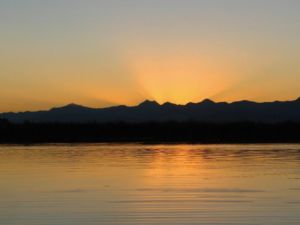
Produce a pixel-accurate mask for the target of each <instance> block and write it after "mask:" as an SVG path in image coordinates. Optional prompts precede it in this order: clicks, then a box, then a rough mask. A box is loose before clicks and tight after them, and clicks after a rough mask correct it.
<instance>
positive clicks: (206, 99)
mask: <svg viewBox="0 0 300 225" xmlns="http://www.w3.org/2000/svg"><path fill="white" fill-rule="evenodd" d="M294 101H300V97H297V98H294V99H292V100H291V99H289V100H273V101H261V102H260V101H252V100H247V99H242V100H237V101H232V102H227V101H219V102H218V101H214V100H211V99H209V98H204V99H202V100H201V101H199V102H187V103H185V104H176V103H172V102H169V101H166V102H164V103H161V104H160V103H159V102H157V101H156V100H149V99H145V100H143V101H141V102H140V103H138V104H135V105H123V104H120V105H112V106H104V107H99V108H98V107H89V106H86V105H82V104H77V103H74V102H71V103H68V104H65V105H62V106H53V107H51V108H48V109H40V110H33V111H30V110H25V111H7V112H0V114H5V113H24V112H42V111H50V110H52V109H60V108H64V107H69V106H74V107H82V108H88V109H107V108H113V107H120V106H124V107H138V106H140V105H142V104H145V103H150V104H156V105H158V106H163V105H165V104H172V105H176V106H186V105H189V104H200V103H205V102H211V103H214V104H218V103H225V104H233V103H238V102H252V103H256V104H263V103H275V102H294Z"/></svg>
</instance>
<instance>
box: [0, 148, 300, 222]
mask: <svg viewBox="0 0 300 225" xmlns="http://www.w3.org/2000/svg"><path fill="white" fill-rule="evenodd" d="M0 224H1V225H90V224H93V225H94V224H95V225H96V224H97V225H98V224H101V225H119V224H120V225H123V224H124V225H125V224H126V225H134V224H139V225H147V224H161V225H176V224H181V225H189V224H206V225H207V224H222V225H226V224H239V225H243V224H247V225H250V224H266V225H271V224H272V225H276V224H278V225H279V224H280V225H283V224H284V225H286V224H295V225H296V224H297V225H299V224H300V145H111V144H109V145H47V146H46V145H42V146H0Z"/></svg>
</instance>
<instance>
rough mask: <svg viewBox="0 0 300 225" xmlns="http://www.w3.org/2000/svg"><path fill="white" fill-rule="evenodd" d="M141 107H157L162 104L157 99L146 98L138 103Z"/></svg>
mask: <svg viewBox="0 0 300 225" xmlns="http://www.w3.org/2000/svg"><path fill="white" fill-rule="evenodd" d="M138 106H139V107H156V106H160V104H158V103H157V102H156V101H150V100H145V101H143V102H142V103H140V104H139V105H138Z"/></svg>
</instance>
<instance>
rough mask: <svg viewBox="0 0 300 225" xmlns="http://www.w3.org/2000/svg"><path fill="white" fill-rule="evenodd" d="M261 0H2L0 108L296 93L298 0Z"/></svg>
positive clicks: (293, 95)
mask: <svg viewBox="0 0 300 225" xmlns="http://www.w3.org/2000/svg"><path fill="white" fill-rule="evenodd" d="M265 3H266V4H264V6H265V8H264V7H261V1H258V0H254V1H251V2H250V1H237V0H228V1H195V0H188V1H184V2H183V1H179V0H172V1H158V0H153V1H145V0H142V1H137V0H129V1H125V2H124V1H91V2H90V3H89V4H85V3H84V2H82V1H72V4H71V5H70V4H69V1H67V0H63V1H48V2H47V3H45V4H44V3H42V2H39V1H34V0H29V1H26V2H25V1H2V2H1V3H0V15H1V19H0V28H1V31H0V34H1V35H0V45H1V52H0V59H1V62H2V63H1V67H0V102H1V104H0V111H1V112H3V111H23V110H37V109H48V108H50V107H53V106H59V105H64V104H68V103H71V102H75V103H78V104H82V105H86V106H91V107H104V106H111V105H118V104H126V105H136V104H138V103H139V102H141V101H143V100H144V99H150V100H156V101H158V102H159V103H163V102H166V101H170V102H174V103H177V104H185V103H188V102H199V101H201V100H203V99H205V98H211V99H213V100H215V101H229V102H231V101H235V100H241V99H248V100H254V101H272V100H275V99H276V100H288V99H295V98H297V97H299V95H300V93H299V89H300V76H299V74H300V66H299V65H300V64H299V60H298V58H299V57H298V56H299V53H300V48H299V43H298V42H299V37H300V26H299V22H298V21H300V13H299V8H300V5H299V1H293V0H287V1H280V0H275V1H273V0H272V1H271V0H267V1H265ZM267 3H269V4H267ZM33 12H34V13H33Z"/></svg>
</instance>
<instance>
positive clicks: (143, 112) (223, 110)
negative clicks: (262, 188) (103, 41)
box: [0, 98, 300, 123]
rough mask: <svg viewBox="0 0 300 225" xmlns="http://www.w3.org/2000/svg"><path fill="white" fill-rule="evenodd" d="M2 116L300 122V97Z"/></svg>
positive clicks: (53, 119)
mask: <svg viewBox="0 0 300 225" xmlns="http://www.w3.org/2000/svg"><path fill="white" fill-rule="evenodd" d="M0 118H2V119H7V120H9V121H10V122H16V123H21V122H26V121H28V122H64V123H69V122H76V123H87V122H137V123H138V122H151V121H154V122H166V121H178V122H184V121H198V122H239V121H251V122H272V123H273V122H284V121H293V122H300V98H298V99H296V100H294V101H274V102H263V103H257V102H252V101H245V100H243V101H237V102H233V103H227V102H214V101H212V100H209V99H205V100H203V101H201V102H199V103H188V104H186V105H176V104H173V103H170V102H166V103H164V104H159V103H157V102H155V101H149V100H146V101H144V102H142V103H140V104H139V105H137V106H130V107H129V106H124V105H121V106H113V107H107V108H89V107H85V106H81V105H77V104H74V103H72V104H69V105H66V106H63V107H56V108H52V109H50V110H47V111H35V112H18V113H14V112H9V113H1V114H0Z"/></svg>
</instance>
